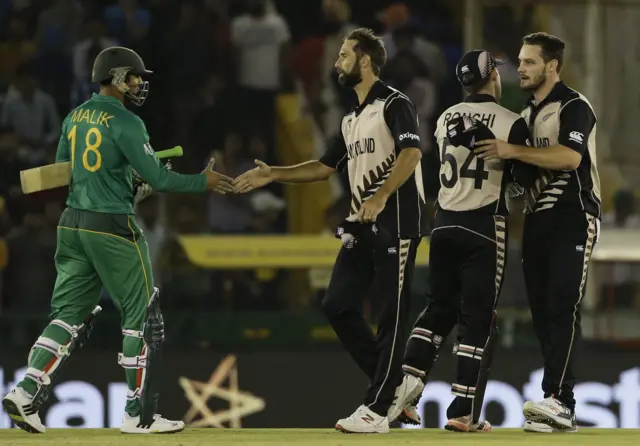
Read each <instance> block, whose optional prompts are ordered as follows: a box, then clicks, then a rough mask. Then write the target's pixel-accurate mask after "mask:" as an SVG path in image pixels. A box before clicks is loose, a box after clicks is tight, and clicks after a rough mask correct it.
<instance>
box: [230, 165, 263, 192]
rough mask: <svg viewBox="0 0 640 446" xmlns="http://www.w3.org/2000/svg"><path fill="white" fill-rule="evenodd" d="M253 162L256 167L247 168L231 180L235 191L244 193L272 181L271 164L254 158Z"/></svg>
mask: <svg viewBox="0 0 640 446" xmlns="http://www.w3.org/2000/svg"><path fill="white" fill-rule="evenodd" d="M255 163H256V166H258V167H255V168H253V169H251V170H248V171H247V172H245V173H243V174H242V175H240V176H238V177H237V178H236V179H235V180H233V186H234V190H235V192H236V193H239V194H244V193H246V192H250V191H252V190H254V189H258V188H260V187H263V186H266V185H267V184H269V183H271V182H272V181H273V173H272V172H271V166H268V165H266V164H265V163H263V162H262V161H260V160H255Z"/></svg>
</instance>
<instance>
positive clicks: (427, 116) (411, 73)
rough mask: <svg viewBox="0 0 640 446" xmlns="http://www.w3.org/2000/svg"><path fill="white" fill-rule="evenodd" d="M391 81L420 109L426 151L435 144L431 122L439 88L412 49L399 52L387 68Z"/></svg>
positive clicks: (423, 148) (421, 135)
mask: <svg viewBox="0 0 640 446" xmlns="http://www.w3.org/2000/svg"><path fill="white" fill-rule="evenodd" d="M386 71H387V74H388V76H389V83H390V84H391V85H392V86H393V87H395V88H397V89H398V90H400V91H401V92H403V93H404V94H406V95H407V96H408V97H409V99H411V102H413V104H414V105H415V107H416V109H417V111H418V119H419V120H420V125H419V127H418V132H419V133H420V143H421V145H422V150H423V152H424V153H426V152H428V151H429V150H431V148H432V146H433V131H432V129H431V127H432V126H431V123H432V120H433V118H434V111H435V108H436V104H437V102H438V98H437V89H436V86H435V84H434V83H433V82H432V81H431V80H430V79H429V77H428V72H427V68H426V67H425V66H424V65H423V64H422V62H421V61H420V60H419V59H418V57H416V55H415V54H413V53H412V52H411V51H403V52H401V53H398V54H397V55H396V57H395V58H394V59H393V60H392V61H391V63H390V64H389V66H388V68H387V70H386Z"/></svg>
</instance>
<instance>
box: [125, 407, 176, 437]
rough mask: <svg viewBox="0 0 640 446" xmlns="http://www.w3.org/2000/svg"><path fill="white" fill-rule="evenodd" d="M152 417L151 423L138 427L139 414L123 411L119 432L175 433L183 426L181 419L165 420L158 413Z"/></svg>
mask: <svg viewBox="0 0 640 446" xmlns="http://www.w3.org/2000/svg"><path fill="white" fill-rule="evenodd" d="M153 419H154V421H153V424H152V425H151V426H150V427H148V428H143V427H138V423H139V422H140V416H137V417H132V416H131V415H129V414H128V413H126V412H125V414H124V417H123V419H122V426H120V432H122V433H123V434H175V433H177V432H182V431H183V430H184V428H185V425H184V422H183V421H172V420H167V419H166V418H162V417H161V416H160V415H158V414H156V415H155V416H154V417H153Z"/></svg>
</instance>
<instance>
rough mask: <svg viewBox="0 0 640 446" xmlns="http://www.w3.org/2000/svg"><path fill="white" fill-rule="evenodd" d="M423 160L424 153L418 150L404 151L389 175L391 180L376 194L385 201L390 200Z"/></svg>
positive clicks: (388, 179)
mask: <svg viewBox="0 0 640 446" xmlns="http://www.w3.org/2000/svg"><path fill="white" fill-rule="evenodd" d="M420 159H422V152H421V151H420V149H417V148H409V149H404V150H403V151H402V152H400V155H398V159H396V164H395V166H393V169H392V170H391V174H389V178H387V180H386V181H385V182H384V183H383V184H382V186H380V189H378V192H376V194H380V195H382V196H383V197H384V198H385V199H387V198H389V197H390V196H391V195H392V194H393V193H394V192H396V191H397V190H398V189H400V187H401V186H402V185H403V184H404V183H405V182H406V181H407V180H408V179H409V177H411V175H412V174H413V173H414V172H415V170H416V167H417V166H418V164H419V163H420Z"/></svg>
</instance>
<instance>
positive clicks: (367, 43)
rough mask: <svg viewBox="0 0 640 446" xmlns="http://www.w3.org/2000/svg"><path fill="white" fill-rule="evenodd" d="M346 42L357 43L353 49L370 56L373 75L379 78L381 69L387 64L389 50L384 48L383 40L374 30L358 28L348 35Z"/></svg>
mask: <svg viewBox="0 0 640 446" xmlns="http://www.w3.org/2000/svg"><path fill="white" fill-rule="evenodd" d="M344 40H345V42H346V41H347V40H355V41H356V42H357V43H356V45H355V46H354V47H353V49H354V51H356V53H357V52H360V53H361V54H366V55H367V56H369V58H370V59H371V69H372V71H373V74H375V75H376V76H378V75H379V74H380V69H381V68H382V67H384V64H385V63H387V50H386V49H385V48H384V42H383V41H382V39H381V38H380V37H378V36H376V35H375V33H374V32H373V30H371V29H369V28H358V29H354V30H353V31H351V32H350V33H349V34H347V37H345V38H344Z"/></svg>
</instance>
